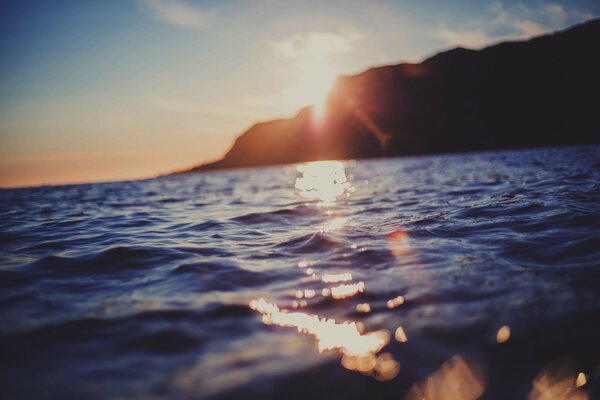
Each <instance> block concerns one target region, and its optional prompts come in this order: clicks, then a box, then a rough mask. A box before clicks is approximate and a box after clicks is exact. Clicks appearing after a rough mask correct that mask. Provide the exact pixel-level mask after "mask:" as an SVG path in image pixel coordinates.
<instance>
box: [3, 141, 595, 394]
mask: <svg viewBox="0 0 600 400" xmlns="http://www.w3.org/2000/svg"><path fill="white" fill-rule="evenodd" d="M0 202H1V218H0V250H1V252H0V288H1V289H0V318H1V319H0V321H1V322H2V323H1V324H0V390H1V392H2V393H3V394H2V397H3V398H6V399H42V398H43V399H83V398H85V399H125V398H127V399H194V398H278V399H279V398H286V399H306V398H344V399H363V398H393V399H403V398H406V399H422V398H427V399H475V398H480V397H481V398H487V399H512V398H522V399H526V398H527V399H559V398H560V399H563V398H565V399H566V398H569V399H589V398H594V395H596V396H598V395H599V393H600V391H599V383H598V382H599V380H600V344H599V343H600V147H597V146H589V147H580V148H566V149H544V150H521V151H508V152H499V153H480V154H466V155H446V156H433V157H415V158H404V159H387V160H376V161H357V162H354V161H348V162H337V161H328V162H316V163H307V164H300V165H288V166H281V167H271V168H259V169H248V170H239V171H226V172H214V173H206V174H202V175H188V176H172V177H165V178H159V179H152V180H145V181H133V182H120V183H104V184H87V185H72V186H60V187H41V188H31V189H12V190H2V191H0Z"/></svg>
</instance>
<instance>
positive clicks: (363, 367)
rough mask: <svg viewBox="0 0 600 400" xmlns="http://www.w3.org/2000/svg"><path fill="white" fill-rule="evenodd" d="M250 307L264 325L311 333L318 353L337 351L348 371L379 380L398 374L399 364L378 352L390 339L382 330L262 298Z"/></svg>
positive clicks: (254, 301)
mask: <svg viewBox="0 0 600 400" xmlns="http://www.w3.org/2000/svg"><path fill="white" fill-rule="evenodd" d="M250 308H251V309H252V310H254V311H257V312H259V313H260V314H261V315H262V322H263V323H264V324H267V325H277V326H281V327H289V328H296V329H297V330H298V332H300V333H305V334H309V335H313V336H314V337H315V338H316V341H317V348H318V351H319V352H320V353H322V352H324V351H328V350H331V351H337V352H339V353H341V354H342V365H343V366H344V367H346V368H347V369H350V370H356V371H360V372H363V373H373V374H374V375H375V377H377V378H378V379H381V380H387V379H391V378H393V377H395V376H396V374H397V373H398V370H399V367H398V364H397V363H396V362H395V361H394V360H393V358H391V356H389V355H387V356H385V357H384V359H380V357H377V353H379V351H381V349H382V348H383V347H384V346H385V345H387V344H388V343H389V341H390V333H389V332H388V331H386V330H384V329H380V330H377V331H373V332H366V333H363V329H362V327H361V324H359V323H357V322H354V321H344V322H338V321H336V320H335V319H328V318H321V317H319V316H318V315H313V314H308V313H304V312H297V311H289V310H285V309H280V308H279V307H278V306H277V305H276V304H274V303H270V302H268V301H266V300H265V299H263V298H260V299H258V300H252V301H251V302H250Z"/></svg>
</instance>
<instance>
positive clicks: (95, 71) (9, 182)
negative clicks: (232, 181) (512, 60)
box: [0, 0, 600, 187]
mask: <svg viewBox="0 0 600 400" xmlns="http://www.w3.org/2000/svg"><path fill="white" fill-rule="evenodd" d="M598 16H600V3H599V2H597V1H593V0H592V1H584V0H566V1H542V0H534V1H519V2H516V1H503V2H498V1H489V2H486V1H468V0H454V1H452V2H448V1H447V0H443V1H391V0H371V1H361V0H357V1H352V0H347V1H334V0H331V1H310V0H305V1H283V0H278V1H275V0H245V1H234V0H214V1H192V0H188V1H184V0H103V1H96V0H53V1H43V0H39V1H30V0H15V1H7V0H5V1H2V3H0V54H1V57H0V186H2V187H12V186H30V185H40V184H61V183H78V182H94V181H109V180H126V179H136V178H146V177H152V176H155V175H158V174H161V173H166V172H169V171H174V170H178V169H183V168H186V167H190V166H192V165H196V164H199V163H201V162H207V161H213V160H216V159H218V158H220V157H221V156H222V155H223V154H224V153H225V152H226V151H227V150H228V149H229V148H230V147H231V145H232V143H233V141H234V140H235V138H236V137H237V136H238V135H240V134H241V133H242V132H243V131H245V130H246V129H248V128H249V127H250V126H252V125H253V124H254V123H256V122H258V121H264V120H269V119H273V118H288V117H292V116H293V115H295V113H296V112H297V111H298V110H299V109H300V108H301V107H303V106H305V105H309V104H314V103H317V102H319V101H320V100H322V98H323V97H324V95H325V94H326V92H327V89H328V88H329V87H330V85H331V83H332V81H333V79H334V78H335V77H336V76H338V75H340V74H345V75H348V74H355V73H358V72H361V71H363V70H365V69H367V68H369V67H373V66H378V65H385V64H396V63H399V62H418V61H421V60H423V59H424V58H427V57H428V56H431V55H432V54H435V53H436V52H439V51H442V50H445V49H448V48H451V47H455V46H458V45H461V46H464V47H469V48H481V47H484V46H485V45H488V44H490V43H495V42H498V41H502V40H509V39H510V40H513V39H526V38H530V37H533V36H536V35H540V34H542V33H545V32H551V31H555V30H559V29H563V28H566V27H568V26H571V25H573V24H575V23H578V22H582V21H585V20H588V19H591V18H594V17H598Z"/></svg>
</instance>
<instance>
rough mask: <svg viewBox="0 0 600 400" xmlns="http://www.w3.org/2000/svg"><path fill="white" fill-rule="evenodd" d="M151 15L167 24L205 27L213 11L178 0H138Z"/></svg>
mask: <svg viewBox="0 0 600 400" xmlns="http://www.w3.org/2000/svg"><path fill="white" fill-rule="evenodd" d="M138 2H139V3H141V4H142V5H143V6H144V7H146V8H147V9H148V10H149V11H150V12H151V13H152V15H153V16H154V17H155V18H157V19H159V20H161V21H163V22H166V23H169V24H172V25H176V26H181V27H185V28H202V27H205V26H206V25H207V23H208V21H209V20H210V18H211V17H213V15H214V13H213V12H211V11H206V10H202V9H199V8H198V7H194V6H192V5H190V4H188V3H186V2H184V1H180V0H138Z"/></svg>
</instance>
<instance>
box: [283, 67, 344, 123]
mask: <svg viewBox="0 0 600 400" xmlns="http://www.w3.org/2000/svg"><path fill="white" fill-rule="evenodd" d="M298 70H299V71H300V75H299V76H298V79H297V80H296V83H295V84H294V85H293V86H291V87H289V88H288V89H287V90H286V91H285V92H284V96H285V98H286V100H287V101H288V102H289V103H292V104H294V105H296V106H298V107H303V106H307V105H312V106H313V107H314V110H315V113H316V114H322V113H323V112H324V108H325V98H326V96H327V93H329V90H330V89H331V86H332V84H333V80H334V79H335V77H336V73H335V70H334V68H333V65H332V64H331V63H330V62H329V61H328V60H327V59H306V60H302V61H301V64H300V65H299V68H298Z"/></svg>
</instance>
